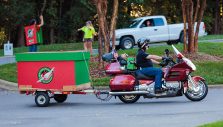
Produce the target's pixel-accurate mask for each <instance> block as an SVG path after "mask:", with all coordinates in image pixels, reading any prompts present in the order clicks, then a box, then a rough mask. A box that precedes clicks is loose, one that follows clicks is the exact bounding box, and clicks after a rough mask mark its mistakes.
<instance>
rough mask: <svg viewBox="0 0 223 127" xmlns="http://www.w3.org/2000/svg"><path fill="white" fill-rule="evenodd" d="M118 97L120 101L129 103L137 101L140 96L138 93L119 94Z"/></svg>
mask: <svg viewBox="0 0 223 127" xmlns="http://www.w3.org/2000/svg"><path fill="white" fill-rule="evenodd" d="M118 97H119V99H120V100H121V101H122V102H124V103H127V104H130V103H135V102H136V101H138V100H139V98H140V95H119V96H118Z"/></svg>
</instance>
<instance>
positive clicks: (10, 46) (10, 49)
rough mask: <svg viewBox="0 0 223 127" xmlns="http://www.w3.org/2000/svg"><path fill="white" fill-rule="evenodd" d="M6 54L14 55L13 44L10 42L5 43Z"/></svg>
mask: <svg viewBox="0 0 223 127" xmlns="http://www.w3.org/2000/svg"><path fill="white" fill-rule="evenodd" d="M4 55H5V56H12V55H13V44H11V43H9V41H8V43H6V44H4Z"/></svg>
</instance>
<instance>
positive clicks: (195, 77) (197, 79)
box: [192, 76, 205, 82]
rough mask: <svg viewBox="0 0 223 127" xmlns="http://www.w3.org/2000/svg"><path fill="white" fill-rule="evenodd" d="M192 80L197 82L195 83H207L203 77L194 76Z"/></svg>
mask: <svg viewBox="0 0 223 127" xmlns="http://www.w3.org/2000/svg"><path fill="white" fill-rule="evenodd" d="M192 79H193V80H194V81H195V82H198V81H200V80H201V81H205V79H204V78H203V77H201V76H193V77H192Z"/></svg>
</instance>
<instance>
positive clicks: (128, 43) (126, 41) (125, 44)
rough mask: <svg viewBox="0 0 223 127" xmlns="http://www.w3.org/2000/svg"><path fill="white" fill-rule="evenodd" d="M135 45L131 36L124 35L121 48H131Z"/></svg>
mask: <svg viewBox="0 0 223 127" xmlns="http://www.w3.org/2000/svg"><path fill="white" fill-rule="evenodd" d="M133 46H134V40H133V39H132V38H131V37H124V38H122V40H121V43H120V47H121V49H123V50H124V49H131V48H133Z"/></svg>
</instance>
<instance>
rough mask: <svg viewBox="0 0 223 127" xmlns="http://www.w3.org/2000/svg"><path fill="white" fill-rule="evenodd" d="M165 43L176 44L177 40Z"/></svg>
mask: <svg viewBox="0 0 223 127" xmlns="http://www.w3.org/2000/svg"><path fill="white" fill-rule="evenodd" d="M166 43H167V45H172V44H178V40H175V41H167V42H166Z"/></svg>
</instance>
